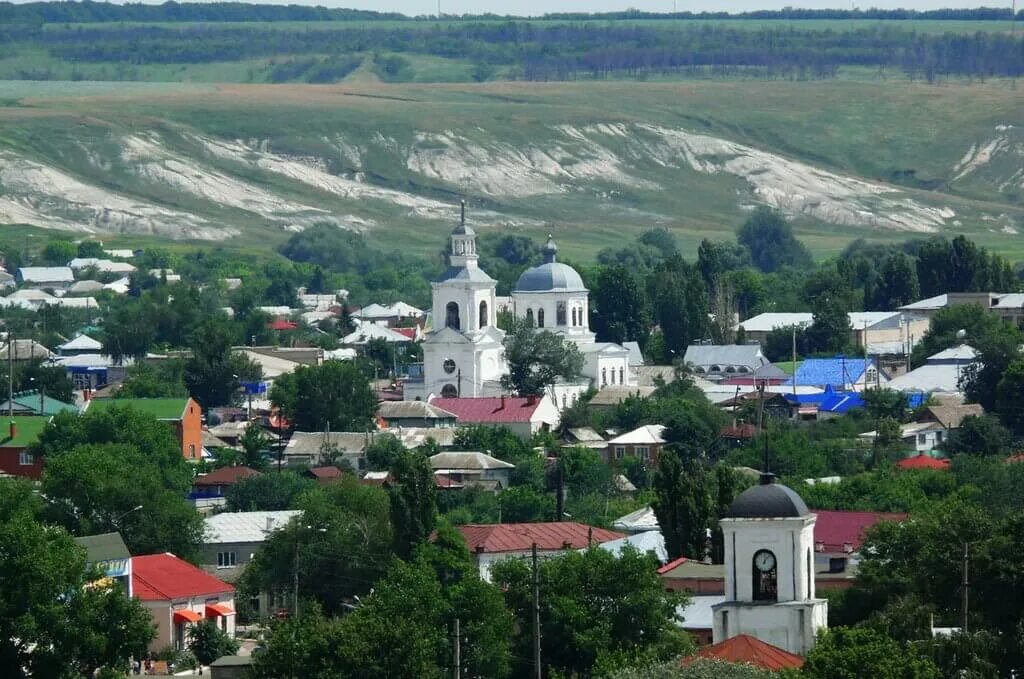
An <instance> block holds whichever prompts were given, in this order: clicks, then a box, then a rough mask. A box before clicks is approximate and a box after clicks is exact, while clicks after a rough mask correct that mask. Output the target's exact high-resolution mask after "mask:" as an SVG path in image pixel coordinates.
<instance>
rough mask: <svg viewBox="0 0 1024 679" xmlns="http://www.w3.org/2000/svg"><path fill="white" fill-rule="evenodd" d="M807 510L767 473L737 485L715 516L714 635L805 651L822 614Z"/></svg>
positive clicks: (825, 606)
mask: <svg viewBox="0 0 1024 679" xmlns="http://www.w3.org/2000/svg"><path fill="white" fill-rule="evenodd" d="M815 519H816V517H815V515H814V514H812V513H811V512H810V511H808V509H807V505H806V504H804V501H803V500H802V499H801V498H800V496H799V495H797V494H796V492H795V491H793V490H792V489H791V488H787V487H786V486H783V485H781V484H779V483H776V482H775V476H774V475H772V474H769V473H764V474H762V475H761V482H760V483H759V484H758V485H756V486H754V487H753V488H749V489H747V490H746V491H744V492H742V493H740V495H739V496H738V497H737V498H736V500H735V501H734V502H733V503H732V506H731V507H729V511H728V512H726V514H725V516H724V517H723V518H722V520H721V521H720V522H719V525H720V526H721V527H722V532H723V534H724V539H725V601H723V602H722V603H720V604H718V605H716V606H715V607H714V623H713V637H714V643H716V644H717V643H719V642H720V641H725V640H726V639H729V638H731V637H734V636H736V635H738V634H748V635H750V636H753V637H756V638H758V639H760V640H761V641H764V642H766V643H769V644H772V645H773V646H778V647H779V648H782V649H785V650H786V651H789V652H790V653H797V654H799V655H804V654H806V653H807V652H808V651H809V650H811V648H812V647H813V646H814V641H815V637H816V635H817V633H818V630H819V629H821V628H822V627H825V626H826V624H827V620H828V602H827V601H826V600H825V599H818V598H816V597H815V593H814V522H815Z"/></svg>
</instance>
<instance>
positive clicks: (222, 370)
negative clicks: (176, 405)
mask: <svg viewBox="0 0 1024 679" xmlns="http://www.w3.org/2000/svg"><path fill="white" fill-rule="evenodd" d="M233 340H234V336H233V331H232V327H231V325H230V323H229V322H228V321H227V320H226V319H223V318H211V319H209V320H207V321H205V322H204V323H203V324H202V325H200V326H199V328H197V330H196V332H195V333H194V334H193V336H192V338H191V348H192V357H191V358H189V359H188V360H187V361H185V386H186V387H188V391H189V393H190V394H191V395H192V398H194V399H195V400H196V401H198V402H199V405H201V406H202V407H203V409H204V410H209V409H210V408H215V407H217V406H222V405H228V404H230V403H231V402H232V399H233V398H234V396H235V394H236V392H237V391H238V389H239V387H240V386H241V384H240V383H241V382H242V381H244V380H258V379H260V378H261V377H262V376H263V369H262V368H261V367H260V366H259V364H257V363H255V362H253V361H251V360H249V359H248V358H246V357H245V356H244V355H243V354H235V353H234V352H232V350H231V347H232V345H233V344H234V341H233Z"/></svg>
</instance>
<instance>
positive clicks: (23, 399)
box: [0, 391, 78, 416]
mask: <svg viewBox="0 0 1024 679" xmlns="http://www.w3.org/2000/svg"><path fill="white" fill-rule="evenodd" d="M12 401H13V403H12ZM63 412H69V413H77V412H78V407H77V406H74V405H72V404H70V403H65V402H64V401H58V400H57V399H55V398H51V397H49V396H46V395H45V394H42V393H40V392H37V391H23V392H20V393H15V394H14V398H13V399H11V400H8V399H4V400H3V402H2V403H0V415H7V414H11V413H13V414H14V415H15V416H20V415H43V416H50V415H56V414H57V413H63Z"/></svg>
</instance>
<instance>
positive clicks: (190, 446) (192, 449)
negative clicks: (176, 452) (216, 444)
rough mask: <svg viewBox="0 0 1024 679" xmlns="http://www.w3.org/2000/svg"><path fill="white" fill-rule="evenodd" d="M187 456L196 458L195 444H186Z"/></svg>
mask: <svg viewBox="0 0 1024 679" xmlns="http://www.w3.org/2000/svg"><path fill="white" fill-rule="evenodd" d="M188 456H189V457H192V458H194V457H195V456H196V444H194V443H190V444H188Z"/></svg>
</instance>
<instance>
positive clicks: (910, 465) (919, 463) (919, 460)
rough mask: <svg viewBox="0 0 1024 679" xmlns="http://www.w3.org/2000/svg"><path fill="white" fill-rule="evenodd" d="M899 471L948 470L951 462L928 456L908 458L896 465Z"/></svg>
mask: <svg viewBox="0 0 1024 679" xmlns="http://www.w3.org/2000/svg"><path fill="white" fill-rule="evenodd" d="M896 467H897V468H899V469H948V468H949V460H936V459H935V458H934V457H929V456H928V455H917V456H916V457H908V458H906V459H903V460H900V461H899V462H897V463H896Z"/></svg>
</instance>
